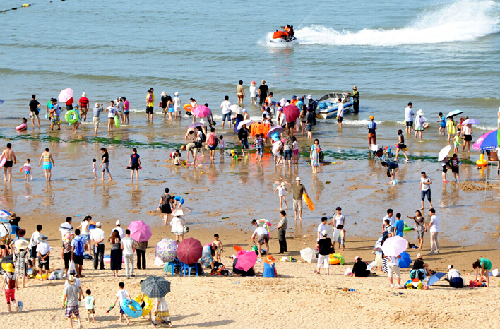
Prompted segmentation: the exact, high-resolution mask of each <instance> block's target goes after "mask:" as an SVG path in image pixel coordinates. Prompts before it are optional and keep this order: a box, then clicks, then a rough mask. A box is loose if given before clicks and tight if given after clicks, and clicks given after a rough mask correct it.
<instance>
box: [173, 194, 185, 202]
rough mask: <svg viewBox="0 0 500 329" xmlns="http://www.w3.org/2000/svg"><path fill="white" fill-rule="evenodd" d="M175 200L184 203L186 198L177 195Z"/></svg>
mask: <svg viewBox="0 0 500 329" xmlns="http://www.w3.org/2000/svg"><path fill="white" fill-rule="evenodd" d="M174 200H175V201H178V202H180V203H181V204H184V199H183V198H182V197H180V196H176V197H175V198H174Z"/></svg>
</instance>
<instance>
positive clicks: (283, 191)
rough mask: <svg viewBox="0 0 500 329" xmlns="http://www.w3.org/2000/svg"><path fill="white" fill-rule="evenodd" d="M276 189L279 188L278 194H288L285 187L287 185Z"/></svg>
mask: <svg viewBox="0 0 500 329" xmlns="http://www.w3.org/2000/svg"><path fill="white" fill-rule="evenodd" d="M276 189H277V190H278V195H279V196H284V195H286V188H285V187H283V186H278V187H277V188H276Z"/></svg>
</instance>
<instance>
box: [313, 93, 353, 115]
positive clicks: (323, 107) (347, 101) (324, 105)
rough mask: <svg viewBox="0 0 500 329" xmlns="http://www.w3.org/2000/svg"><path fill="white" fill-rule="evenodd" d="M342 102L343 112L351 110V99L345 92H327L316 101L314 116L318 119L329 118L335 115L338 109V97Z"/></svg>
mask: <svg viewBox="0 0 500 329" xmlns="http://www.w3.org/2000/svg"><path fill="white" fill-rule="evenodd" d="M339 98H340V99H341V101H342V102H343V103H344V113H346V112H349V111H351V110H352V104H353V100H352V97H348V96H347V93H336V92H333V93H328V94H326V95H325V96H323V97H321V98H320V99H319V100H318V101H317V105H316V116H317V117H318V118H320V119H331V118H336V117H337V111H338V109H339V103H338V99H339Z"/></svg>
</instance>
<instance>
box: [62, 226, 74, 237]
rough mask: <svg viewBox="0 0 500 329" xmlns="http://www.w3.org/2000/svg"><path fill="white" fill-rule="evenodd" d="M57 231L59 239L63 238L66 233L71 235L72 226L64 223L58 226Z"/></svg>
mask: <svg viewBox="0 0 500 329" xmlns="http://www.w3.org/2000/svg"><path fill="white" fill-rule="evenodd" d="M59 231H60V232H61V237H62V238H64V236H65V235H66V233H73V226H72V225H71V224H70V223H68V222H64V223H62V224H61V226H59Z"/></svg>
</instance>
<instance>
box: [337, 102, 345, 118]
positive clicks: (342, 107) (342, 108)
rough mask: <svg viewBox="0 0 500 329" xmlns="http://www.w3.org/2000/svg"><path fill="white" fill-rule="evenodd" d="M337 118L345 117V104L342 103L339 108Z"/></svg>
mask: <svg viewBox="0 0 500 329" xmlns="http://www.w3.org/2000/svg"><path fill="white" fill-rule="evenodd" d="M337 116H338V117H343V116H344V103H342V102H340V103H339V107H338V110H337Z"/></svg>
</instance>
